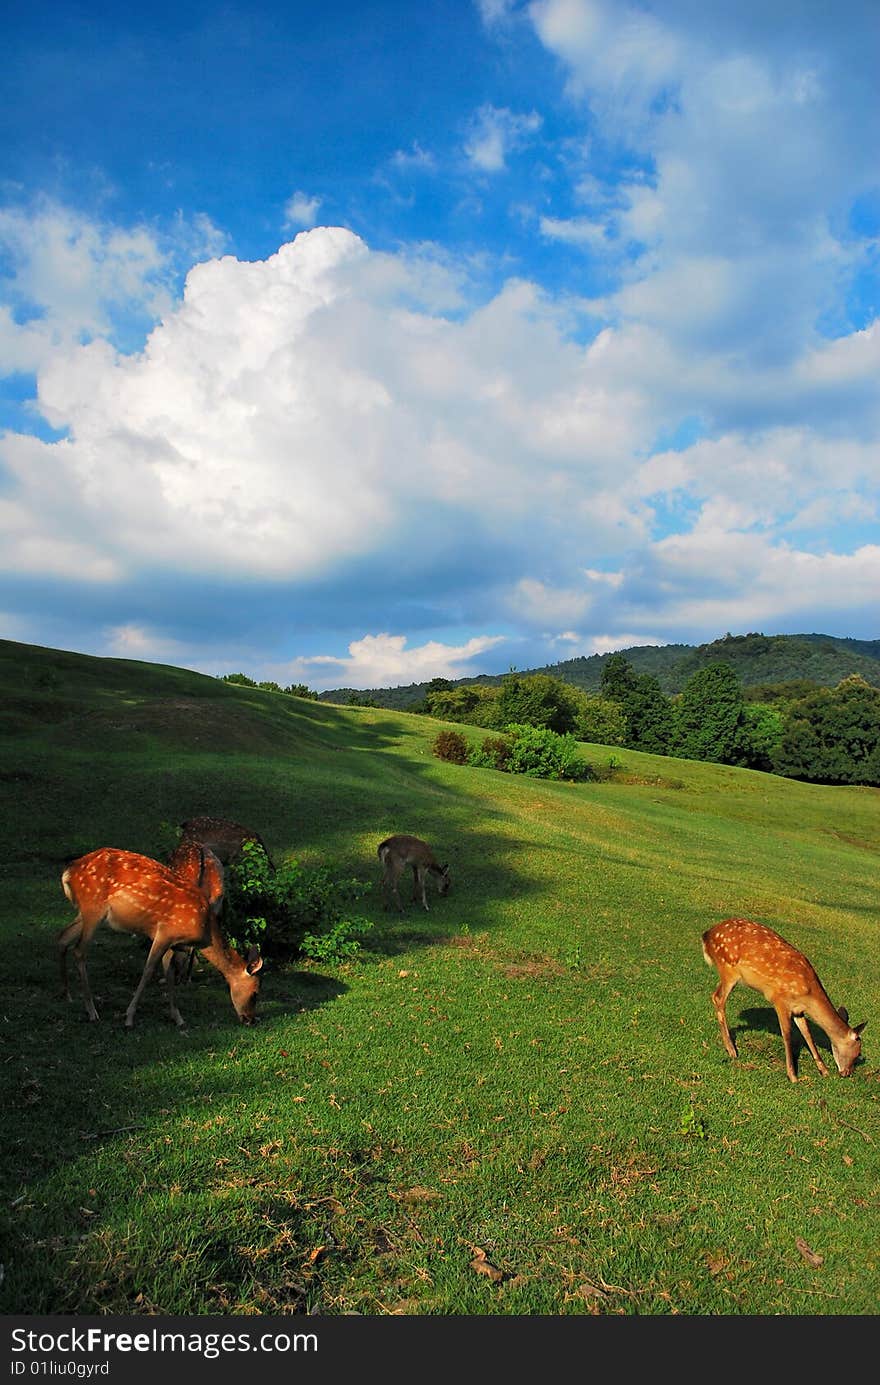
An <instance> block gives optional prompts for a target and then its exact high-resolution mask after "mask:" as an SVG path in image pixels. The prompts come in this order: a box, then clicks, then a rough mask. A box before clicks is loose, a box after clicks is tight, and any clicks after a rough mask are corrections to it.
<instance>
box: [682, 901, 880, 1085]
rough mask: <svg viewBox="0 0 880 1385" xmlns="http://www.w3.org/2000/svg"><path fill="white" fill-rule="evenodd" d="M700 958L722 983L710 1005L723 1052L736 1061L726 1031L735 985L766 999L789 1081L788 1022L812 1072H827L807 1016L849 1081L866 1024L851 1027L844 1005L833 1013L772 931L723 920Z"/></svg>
mask: <svg viewBox="0 0 880 1385" xmlns="http://www.w3.org/2000/svg"><path fill="white" fill-rule="evenodd" d="M703 956H704V958H705V959H706V963H707V964H708V965H709V966H710V967H715V969H716V971H717V972H718V976H719V978H720V980H719V983H718V985H717V987H716V988H715V990H714V992H713V994H712V1004H713V1005H714V1007H715V1014H716V1016H717V1018H718V1024H719V1025H720V1028H721V1038H722V1040H723V1042H724V1047H725V1048H726V1049H727V1052H728V1053H729V1054H730V1056H731V1058H736V1056H737V1052H736V1044H735V1043H734V1041H733V1039H732V1038H731V1034H730V1030H729V1028H728V1026H727V1016H726V1014H725V1007H726V1005H727V998H728V996H729V995H730V992H731V991H732V990H733V988H734V986H735V985H736V983H737V981H742V982H743V983H744V984H745V985H746V986H751V987H753V989H754V990H756V991H760V992H761V993H762V995H764V996H766V997H767V999H768V1000H769V1001H770V1003H771V1005H772V1006H773V1008H774V1010H775V1011H776V1014H777V1016H778V1019H779V1028H780V1029H781V1031H782V1042H783V1043H784V1044H785V1070H786V1072H787V1073H788V1077H789V1080H790V1081H791V1082H796V1081H797V1073H796V1072H795V1066H794V1058H793V1056H792V1046H791V1021H792V1020H794V1022H795V1024H796V1025H797V1027H798V1029H799V1030H800V1032H801V1034H802V1035H803V1038H804V1040H805V1041H806V1045H807V1048H808V1049H809V1050H810V1052H811V1053H812V1055H813V1060H814V1062H815V1064H816V1067H817V1068H818V1069H819V1071H820V1073H821V1074H822V1076H823V1077H827V1076H828V1069H827V1067H826V1066H825V1064H824V1063H823V1062H822V1059H821V1058H820V1057H819V1053H818V1050H817V1048H816V1045H815V1043H814V1042H813V1036H812V1034H811V1033H810V1028H809V1025H808V1024H807V1017H808V1016H809V1018H810V1019H811V1020H814V1021H815V1023H816V1024H818V1025H821V1027H822V1028H823V1029H824V1030H825V1033H826V1034H827V1035H828V1037H829V1039H830V1040H831V1051H832V1053H833V1054H834V1061H835V1063H836V1064H837V1068H838V1071H839V1073H840V1075H841V1077H849V1075H850V1073H851V1072H852V1070H853V1067H854V1065H855V1061H856V1059H857V1058H858V1056H859V1054H860V1053H861V1051H862V1040H861V1038H860V1037H859V1036H860V1035H861V1032H862V1030H863V1029H864V1027H865V1024H867V1020H865V1021H864V1023H862V1024H858V1025H856V1026H855V1028H850V1023H849V1015H848V1014H847V1012H846V1010H845V1009H844V1008H843V1006H841V1007H840V1009H839V1010H835V1008H834V1006H833V1005H832V1004H831V1001H830V1000H829V999H828V995H827V993H826V991H825V988H824V986H823V985H822V982H821V981H820V980H819V978H818V976H817V975H816V973H815V971H814V970H813V967H812V966H811V964H810V963H809V962H808V960H807V958H806V957H805V956H804V954H803V953H802V952H798V950H797V948H796V947H792V945H791V943H787V942H786V941H785V939H784V938H781V937H780V936H779V934H778V933H774V932H773V929H772V928H765V926H764V925H763V924H762V923H754V922H753V921H752V920H751V919H737V918H732V919H723V920H722V922H721V923H716V924H714V925H713V927H712V928H710V929H708V931H707V932H705V933H704V934H703Z"/></svg>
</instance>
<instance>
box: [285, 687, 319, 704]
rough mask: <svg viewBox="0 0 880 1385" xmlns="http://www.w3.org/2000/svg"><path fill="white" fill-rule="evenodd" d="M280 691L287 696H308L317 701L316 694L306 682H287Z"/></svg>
mask: <svg viewBox="0 0 880 1385" xmlns="http://www.w3.org/2000/svg"><path fill="white" fill-rule="evenodd" d="M281 691H282V692H285V693H287V696H288V697H310V698H311V699H312V700H313V701H317V698H318V694H317V693H316V692H313V691H312V689H311V688H310V687H309V686H308V684H306V683H289V684H288V685H287V687H286V688H282V690H281Z"/></svg>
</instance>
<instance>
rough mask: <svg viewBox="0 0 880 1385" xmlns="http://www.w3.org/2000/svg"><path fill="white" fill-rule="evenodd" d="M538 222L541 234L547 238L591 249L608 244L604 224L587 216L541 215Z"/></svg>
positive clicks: (601, 247) (604, 247)
mask: <svg viewBox="0 0 880 1385" xmlns="http://www.w3.org/2000/svg"><path fill="white" fill-rule="evenodd" d="M538 224H539V227H540V231H541V235H542V236H546V237H547V239H548V240H559V241H564V242H566V243H567V244H569V245H582V246H588V247H589V248H590V249H593V250H597V249H606V248H607V246H608V238H607V234H606V232H607V227H606V225H605V224H604V223H603V222H601V221H594V220H592V218H590V217H587V216H572V217H556V216H542V217H541V218H540V220H539V223H538Z"/></svg>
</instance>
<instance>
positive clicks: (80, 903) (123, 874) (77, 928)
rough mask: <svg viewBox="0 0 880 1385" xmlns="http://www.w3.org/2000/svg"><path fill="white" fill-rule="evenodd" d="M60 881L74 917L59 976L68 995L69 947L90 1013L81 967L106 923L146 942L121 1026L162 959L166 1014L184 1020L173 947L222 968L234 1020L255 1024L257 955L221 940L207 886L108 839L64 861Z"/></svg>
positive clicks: (130, 1020)
mask: <svg viewBox="0 0 880 1385" xmlns="http://www.w3.org/2000/svg"><path fill="white" fill-rule="evenodd" d="M61 885H62V888H63V890H64V893H65V894H66V896H67V898H68V899H69V900H70V902H71V904H73V905H74V907H75V908H76V910H77V915H76V918H75V919H74V920H73V922H72V923H69V924H68V925H67V927H66V928H63V929H62V930H61V933H60V934H59V936H58V948H59V953H60V959H61V981H62V985H63V988H64V994H65V995H66V996H67V998H68V1000H69V999H70V988H69V984H68V979H67V953H68V950H69V949H70V948H73V955H74V957H75V958H76V963H77V966H78V968H79V974H80V981H81V983H82V990H83V999H84V1001H85V1006H86V1013H87V1014H88V1017H89V1019H90V1020H97V1018H98V1012H97V1010H96V1009H95V1002H94V1000H93V998H92V991H91V987H90V985H89V977H88V972H87V970H86V951H87V949H88V946H89V943H90V942H91V939H92V935H93V934H94V932H95V929H96V928H97V927H98V925H99V924H101V923H104V922H106V923H107V924H108V925H109V927H110V928H113V929H116V930H117V931H118V932H121V933H134V934H139V935H140V936H142V937H145V938H149V940H150V944H151V946H150V951H149V953H148V955H147V960H146V964H145V966H144V970H143V974H142V976H141V979H140V981H139V983H138V986H137V989H136V990H135V993H134V995H133V996H132V998H131V1000H130V1002H129V1005H128V1009H127V1010H126V1012H125V1027H126V1028H127V1029H131V1028H132V1026H133V1024H134V1016H135V1011H136V1010H137V1007H138V1002H139V1001H140V998H141V996H142V995H143V993H144V990H145V989H146V987H147V984H148V982H149V980H150V978H151V976H152V975H153V973H154V972H155V970H156V967H157V966H158V965H159V963H160V962H161V963H162V966H163V969H164V971H165V981H166V988H167V995H168V1003H169V1005H170V1008H171V1017H172V1019H173V1020H174V1023H175V1024H176V1025H178V1026H182V1025H183V1023H184V1021H183V1017H182V1016H181V1014H180V1011H179V1010H178V1008H177V1005H176V1003H175V999H174V980H175V976H174V967H173V966H172V965H171V958H172V955H173V949H174V948H187V947H197V948H198V949H199V951H200V952H201V953H202V955H203V956H204V957H205V959H206V960H207V961H208V962H210V963H211V965H212V966H214V967H216V968H217V970H218V971H219V972H220V973H221V974H222V975H223V977H224V978H225V980H226V983H227V985H228V986H229V994H230V997H231V999H232V1004H233V1006H234V1008H235V1013H236V1014H237V1015H238V1018H239V1020H240V1022H241V1023H242V1024H254V1023H255V1021H256V1013H255V1012H256V1004H257V996H258V994H259V989H260V977H259V971H260V969H261V967H262V965H263V961H262V958H261V957H260V954H259V951H258V950H257V949H256V948H252V949H251V951H250V952H249V953H248V957H247V959H246V960H245V959H244V958H242V957H240V956H239V954H238V953H237V952H236V951H235V949H234V948H231V947H229V946H228V945H227V943H226V941H225V939H224V938H223V935H222V934H221V932H220V929H219V926H218V924H217V918H216V913H215V911H214V909H213V908H212V904H211V901H210V898H209V895H210V889H209V890H208V891H205V890H203V889H200V888H199V886H198V885H196V884H193V883H192V882H191V881H189V880H184V879H182V878H181V877H180V876H179V875H175V873H174V871H172V870H169V868H168V867H167V866H163V865H161V864H160V863H159V862H158V861H153V860H152V859H151V858H150V857H149V856H139V855H138V854H137V853H136V852H134V851H118V850H117V849H116V848H115V847H108V846H105V847H100V848H99V849H98V850H97V851H90V852H89V853H88V855H86V856H81V857H80V858H79V860H77V861H74V862H73V863H72V864H71V865H69V866H68V867H67V869H66V870H65V871H64V873H63V875H62V877H61Z"/></svg>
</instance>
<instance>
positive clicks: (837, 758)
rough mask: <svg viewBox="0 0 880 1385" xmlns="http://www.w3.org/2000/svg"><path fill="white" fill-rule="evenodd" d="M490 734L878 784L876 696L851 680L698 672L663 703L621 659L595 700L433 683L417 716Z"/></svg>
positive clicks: (720, 667) (534, 689)
mask: <svg viewBox="0 0 880 1385" xmlns="http://www.w3.org/2000/svg"><path fill="white" fill-rule="evenodd" d="M412 710H421V711H424V712H427V713H428V714H429V715H430V716H434V717H437V718H439V719H441V720H443V721H452V722H460V723H464V724H470V725H473V726H480V727H485V728H486V729H488V730H499V731H500V730H503V729H504V728H505V727H507V726H510V725H513V724H516V725H526V726H537V727H545V728H547V729H549V730H551V731H555V732H557V733H558V734H560V735H572V736H574V737H575V738H576V739H577V740H582V741H590V742H593V743H599V744H601V745H612V746H613V745H619V746H624V747H626V748H628V749H630V750H643V751H648V752H650V753H651V754H654V755H674V756H678V757H681V758H683V759H688V760H708V761H712V762H713V763H716V764H722V765H739V766H742V767H744V768H747V769H758V770H764V771H769V772H772V773H774V774H780V775H785V776H786V777H788V778H792V779H802V780H808V781H812V782H814V783H822V784H869V785H880V689H878V688H876V687H874V686H873V685H872V684H870V683H868V682H867V681H866V680H865V679H864V678H862V677H861V676H860V675H858V674H852V675H850V676H849V677H847V678H844V679H842V680H841V681H840V682H839V683H838V684H837V685H836V686H835V687H820V686H817V685H815V684H810V683H809V682H807V681H806V680H803V679H801V680H796V681H795V680H793V681H791V682H789V683H783V684H778V685H765V686H763V687H760V688H753V689H749V690H748V695H747V693H746V691H744V689H743V687H742V685H741V683H740V680H739V678H738V677H737V674H736V672H735V670H734V669H733V668H731V666H730V665H729V664H727V663H722V662H716V663H711V664H707V665H705V666H704V667H702V668H699V669H697V670H696V671H695V672H694V673H692V674H691V676H690V677H689V678H688V680H687V682H686V683H685V685H684V687H683V688H682V690H681V692H680V693H678V694H676V695H674V696H667V694H666V693H664V692H663V690H662V688H661V686H660V683H659V681H658V679H657V678H656V677H655V676H654V675H653V674H649V673H637V672H636V671H635V669H634V668H633V667H632V664H631V663H630V662H629V660H628V659H627V658H626V656H625V655H623V654H614V655H612V656H611V657H610V658H608V659H607V660H606V662H605V664H604V666H603V669H602V681H601V687H600V690H599V692H598V693H588V692H584V691H583V690H582V689H580V688H576V687H574V686H572V685H571V684H570V683H565V682H563V681H562V680H561V679H558V678H554V677H552V676H551V675H549V674H544V673H530V674H519V673H517V672H516V671H511V672H510V673H509V674H507V675H506V676H505V677H504V678H503V680H502V682H501V683H500V684H486V683H478V684H465V685H463V686H462V685H460V684H452V683H451V682H450V681H449V680H447V679H444V678H435V679H433V680H432V681H431V682H430V683H429V684H428V685H427V690H426V693H425V698H424V702H423V704H422V705H421V707H420V708H418V709H416V708H413V709H412Z"/></svg>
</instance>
